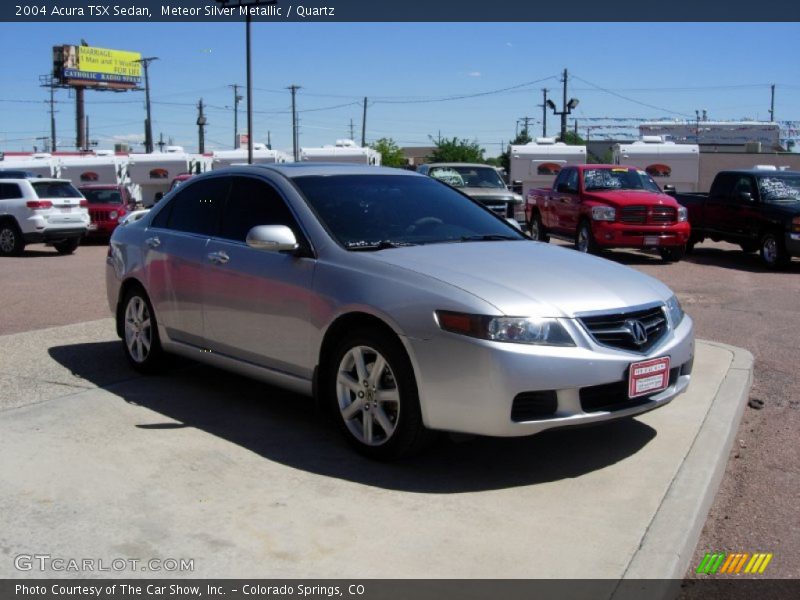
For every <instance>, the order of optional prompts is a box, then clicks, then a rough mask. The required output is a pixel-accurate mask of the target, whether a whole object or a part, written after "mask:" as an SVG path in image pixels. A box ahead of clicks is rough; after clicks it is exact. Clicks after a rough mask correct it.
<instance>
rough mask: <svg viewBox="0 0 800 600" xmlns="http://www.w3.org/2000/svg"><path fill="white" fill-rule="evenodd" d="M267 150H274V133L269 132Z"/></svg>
mask: <svg viewBox="0 0 800 600" xmlns="http://www.w3.org/2000/svg"><path fill="white" fill-rule="evenodd" d="M267 149H268V150H272V132H271V131H269V130H267Z"/></svg>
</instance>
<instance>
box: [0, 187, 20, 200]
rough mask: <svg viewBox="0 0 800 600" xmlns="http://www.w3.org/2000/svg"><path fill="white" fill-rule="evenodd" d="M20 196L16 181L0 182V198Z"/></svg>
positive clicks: (6, 198) (8, 198)
mask: <svg viewBox="0 0 800 600" xmlns="http://www.w3.org/2000/svg"><path fill="white" fill-rule="evenodd" d="M12 198H22V191H21V190H20V189H19V185H17V184H16V183H0V200H11V199H12Z"/></svg>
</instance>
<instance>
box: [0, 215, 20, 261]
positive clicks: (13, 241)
mask: <svg viewBox="0 0 800 600" xmlns="http://www.w3.org/2000/svg"><path fill="white" fill-rule="evenodd" d="M24 249H25V240H23V239H22V233H21V232H20V230H19V227H17V225H16V223H11V222H8V221H6V222H5V223H2V224H0V256H20V255H21V254H22V251H23V250H24Z"/></svg>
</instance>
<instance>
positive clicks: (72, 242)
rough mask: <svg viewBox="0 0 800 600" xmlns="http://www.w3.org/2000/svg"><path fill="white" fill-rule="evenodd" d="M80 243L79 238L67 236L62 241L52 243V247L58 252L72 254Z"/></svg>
mask: <svg viewBox="0 0 800 600" xmlns="http://www.w3.org/2000/svg"><path fill="white" fill-rule="evenodd" d="M80 243H81V238H69V239H66V240H64V241H62V242H56V243H55V244H53V248H55V249H56V252H58V253H59V254H72V253H73V252H75V250H76V249H77V248H78V245H79V244H80Z"/></svg>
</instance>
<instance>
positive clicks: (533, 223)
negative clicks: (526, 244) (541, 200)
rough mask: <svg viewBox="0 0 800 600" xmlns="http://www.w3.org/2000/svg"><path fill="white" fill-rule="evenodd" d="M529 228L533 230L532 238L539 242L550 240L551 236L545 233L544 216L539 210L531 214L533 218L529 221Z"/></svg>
mask: <svg viewBox="0 0 800 600" xmlns="http://www.w3.org/2000/svg"><path fill="white" fill-rule="evenodd" d="M528 229H529V230H530V232H531V238H533V239H534V240H536V241H537V242H549V241H550V236H549V235H547V234H546V233H545V231H544V226H543V225H542V216H541V215H540V214H539V213H538V212H534V213H533V214H532V215H531V220H530V222H529V223H528Z"/></svg>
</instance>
